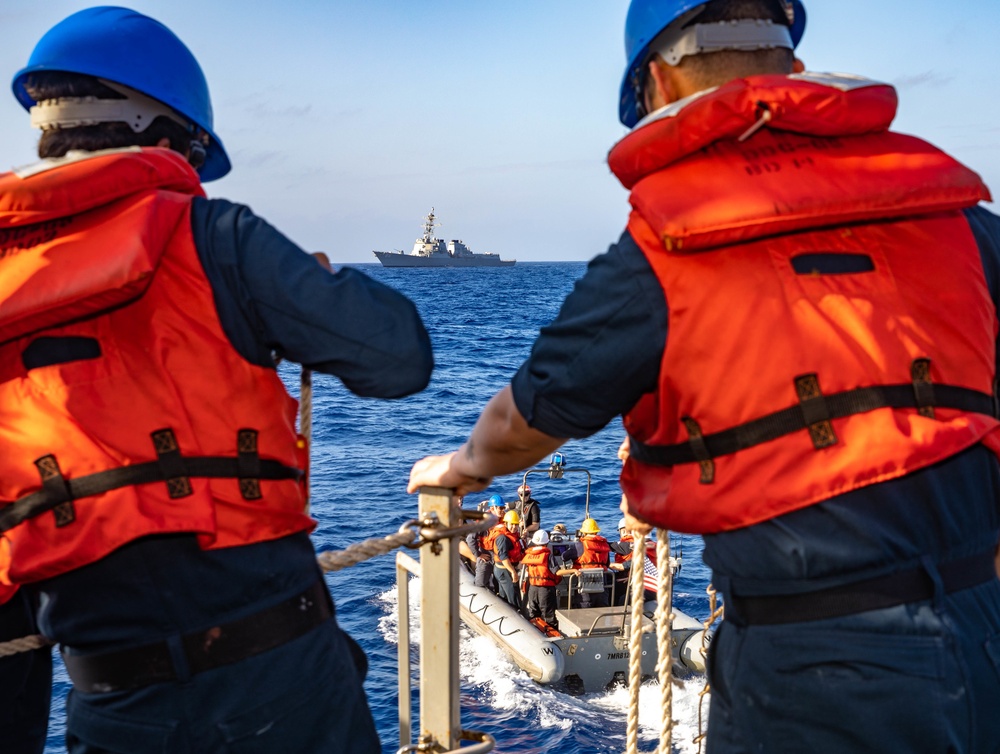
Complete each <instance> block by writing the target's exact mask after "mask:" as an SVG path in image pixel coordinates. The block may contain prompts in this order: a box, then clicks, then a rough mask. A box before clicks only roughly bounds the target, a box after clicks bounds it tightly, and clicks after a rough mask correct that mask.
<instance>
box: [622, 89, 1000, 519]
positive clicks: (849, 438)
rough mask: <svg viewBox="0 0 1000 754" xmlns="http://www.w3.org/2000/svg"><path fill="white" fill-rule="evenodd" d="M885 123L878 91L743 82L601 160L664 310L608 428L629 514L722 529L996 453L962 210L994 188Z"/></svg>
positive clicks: (675, 113) (993, 325)
mask: <svg viewBox="0 0 1000 754" xmlns="http://www.w3.org/2000/svg"><path fill="white" fill-rule="evenodd" d="M894 112H895V93H894V91H893V90H892V88H891V87H888V86H886V85H878V84H874V83H873V82H866V81H863V80H856V79H835V78H833V77H829V76H826V77H824V76H819V75H816V76H814V75H809V74H805V75H802V76H790V77H784V76H761V77H752V78H748V79H744V80H739V81H734V82H731V83H730V84H727V85H726V86H724V87H721V88H719V89H718V90H716V91H714V92H710V93H707V94H704V95H702V96H700V97H697V98H695V99H693V100H691V101H689V102H687V103H678V105H676V106H674V107H672V108H670V109H668V110H667V111H665V113H664V115H663V117H661V118H659V119H658V120H654V121H653V122H651V123H649V124H648V125H646V126H643V127H640V128H638V129H636V131H634V132H633V133H632V134H630V135H629V136H627V137H625V139H623V140H622V141H621V142H620V143H619V144H618V145H617V146H616V147H615V148H614V150H612V152H611V155H610V156H609V163H610V164H611V166H612V168H613V169H614V170H615V172H616V174H618V175H619V177H620V178H621V180H622V182H623V183H624V184H625V185H626V186H628V187H631V188H632V194H631V203H632V207H633V212H632V215H631V218H630V221H629V226H628V227H629V232H630V234H631V235H632V237H633V238H634V239H635V241H636V243H637V244H638V245H639V247H640V248H641V249H642V251H643V253H644V254H645V256H646V258H647V259H648V260H649V263H650V265H651V266H652V269H653V270H654V272H655V274H656V276H657V277H658V279H659V281H660V283H661V285H662V286H663V290H664V292H665V296H666V301H667V306H668V309H669V323H668V333H669V334H668V337H667V344H666V348H665V352H664V355H663V361H662V366H661V371H660V378H659V384H658V387H657V390H656V391H655V393H651V394H648V395H646V396H644V397H643V399H642V400H640V401H639V403H638V404H637V405H636V406H635V407H634V408H633V410H632V411H631V412H629V414H628V415H627V416H626V417H625V427H626V429H627V431H628V433H629V435H630V438H631V450H630V456H629V458H628V460H627V461H626V463H625V466H624V469H623V472H622V478H621V483H622V487H623V489H624V491H625V494H626V496H627V498H628V501H629V506H630V509H631V511H632V512H633V513H635V514H636V515H638V516H639V517H641V518H642V519H644V520H646V521H648V522H649V523H652V524H654V525H656V526H659V527H663V528H666V529H671V530H674V531H681V532H692V533H705V532H718V531H724V530H729V529H735V528H739V527H743V526H748V525H751V524H754V523H757V522H760V521H764V520H767V519H770V518H773V517H775V516H779V515H781V514H783V513H787V512H789V511H792V510H796V509H798V508H802V507H804V506H807V505H810V504H813V503H816V502H819V501H821V500H825V499H827V498H830V497H833V496H835V495H840V494H843V493H845V492H848V491H850V490H854V489H858V488H860V487H864V486H866V485H871V484H875V483H878V482H883V481H886V480H889V479H893V478H896V477H900V476H902V475H905V474H908V473H911V472H913V471H915V470H918V469H921V468H924V467H926V466H929V465H931V464H934V463H936V462H938V461H940V460H942V459H945V458H947V457H949V456H951V455H954V454H955V453H958V452H960V451H961V450H963V449H965V448H967V447H969V446H971V445H973V444H975V443H978V442H984V443H985V444H987V445H988V446H989V447H991V448H993V449H994V450H996V449H997V447H998V446H1000V443H998V441H997V433H996V432H995V431H994V430H995V429H996V428H997V426H998V422H997V419H996V418H994V416H993V413H994V407H993V396H992V393H993V381H994V369H995V354H994V349H995V346H994V343H995V339H996V335H997V318H996V312H995V307H994V304H993V302H992V300H991V299H990V295H989V291H988V289H987V285H986V281H985V278H984V273H983V269H982V263H981V259H980V255H979V250H978V248H977V246H976V243H975V240H974V239H973V236H972V233H971V231H970V229H969V227H968V223H967V222H966V220H965V218H964V216H963V215H962V213H961V211H960V210H961V209H962V208H965V207H970V206H973V205H975V204H976V203H977V202H978V201H980V200H982V199H988V198H989V193H988V191H987V189H986V187H985V186H984V185H983V184H982V182H981V180H980V179H979V177H978V176H977V175H976V174H975V173H973V172H972V171H970V170H968V169H967V168H965V167H964V166H962V165H960V164H959V163H957V162H956V161H955V160H953V159H952V158H950V157H948V156H947V155H945V154H944V153H942V152H940V151H939V150H937V149H935V148H934V147H932V146H930V145H928V144H926V143H924V142H922V141H920V140H918V139H915V138H912V137H909V136H904V135H900V134H895V133H891V132H888V131H887V128H888V125H889V123H890V122H891V120H892V116H893V114H894ZM765 113H766V114H767V117H769V118H770V121H769V122H768V123H767V128H761V129H760V130H758V131H756V133H752V132H753V129H754V128H756V127H759V126H761V125H763V124H764V121H765V119H764V117H762V116H764V115H765ZM772 129H773V130H772ZM751 134H752V135H751ZM741 136H747V137H748V138H745V140H743V141H741V140H740V137H741ZM831 259H835V260H836V265H837V266H836V267H831V266H830V264H831Z"/></svg>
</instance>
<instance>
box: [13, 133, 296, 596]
mask: <svg viewBox="0 0 1000 754" xmlns="http://www.w3.org/2000/svg"><path fill="white" fill-rule="evenodd" d="M195 196H203V192H202V189H201V185H200V183H199V181H198V176H197V174H196V173H195V172H194V171H193V170H192V169H191V168H190V167H189V166H188V165H187V163H186V162H185V161H184V159H183V158H182V157H181V156H180V155H177V154H176V153H174V152H171V151H169V150H164V149H143V150H141V151H140V150H131V151H130V150H116V151H115V152H112V153H104V154H97V155H94V156H90V157H88V158H86V159H83V160H79V161H75V162H73V161H71V162H68V163H66V164H63V165H61V166H59V167H55V168H51V169H48V170H44V171H42V172H38V173H35V174H31V175H28V176H27V177H24V178H21V177H18V176H17V175H14V174H10V173H8V174H6V175H2V176H0V446H2V447H3V449H4V451H3V453H2V454H0V529H2V530H3V538H2V540H0V582H4V583H15V584H16V583H23V582H31V581H37V580H39V579H45V578H49V577H52V576H56V575H59V574H61V573H65V572H67V571H70V570H73V569H76V568H80V567H81V566H85V565H87V564H88V563H93V562H95V561H97V560H99V559H100V558H102V557H104V556H105V555H107V554H108V553H110V552H112V551H113V550H115V549H116V548H118V547H121V546H122V545H124V544H126V543H128V542H130V541H132V540H134V539H136V538H138V537H142V536H145V535H149V534H164V533H170V532H193V533H196V534H197V535H198V541H199V544H200V545H201V547H203V548H205V549H211V548H222V547H232V546H234V545H243V544H249V543H253V542H259V541H264V540H270V539H275V538H278V537H282V536H285V535H288V534H291V533H294V532H299V531H303V530H308V529H311V528H312V527H313V526H314V522H313V521H312V520H311V519H310V518H309V517H308V516H306V515H305V513H304V512H303V509H304V501H305V470H306V463H307V458H308V454H307V450H306V448H305V442H304V441H303V440H302V439H301V438H300V437H298V436H297V435H296V431H295V418H296V410H297V403H296V401H295V400H293V399H292V398H291V397H290V396H289V395H288V394H287V392H286V391H285V389H284V386H283V385H282V383H281V380H280V379H279V378H278V375H277V373H276V370H274V369H268V368H263V367H259V366H255V365H253V364H250V363H248V362H247V361H246V360H245V359H244V358H243V357H242V356H240V355H239V353H237V352H236V350H235V349H234V348H233V347H232V345H231V344H230V342H229V340H228V338H227V337H226V335H225V333H224V332H223V329H222V325H221V323H220V322H219V319H218V316H217V314H216V311H215V305H214V298H213V294H212V289H211V287H210V285H209V282H208V280H207V278H206V276H205V272H204V270H203V268H202V266H201V262H200V261H199V258H198V253H197V250H196V249H195V246H194V243H193V239H192V235H191V227H190V222H189V216H190V209H191V207H190V205H191V201H192V198H193V197H195ZM51 339H57V340H55V341H53V340H51ZM52 342H57V343H61V344H63V345H67V344H68V346H69V347H70V351H71V352H72V353H74V355H72V356H71V357H69V358H65V359H57V360H56V361H57V362H58V363H46V362H45V359H42V361H41V362H38V360H37V358H36V357H35V356H33V354H37V353H38V350H37V349H38V348H39V347H40V346H44V345H45V344H46V343H52ZM77 347H82V350H78V351H74V349H76V348H77ZM42 352H44V349H43V351H42ZM29 367H30V368H29Z"/></svg>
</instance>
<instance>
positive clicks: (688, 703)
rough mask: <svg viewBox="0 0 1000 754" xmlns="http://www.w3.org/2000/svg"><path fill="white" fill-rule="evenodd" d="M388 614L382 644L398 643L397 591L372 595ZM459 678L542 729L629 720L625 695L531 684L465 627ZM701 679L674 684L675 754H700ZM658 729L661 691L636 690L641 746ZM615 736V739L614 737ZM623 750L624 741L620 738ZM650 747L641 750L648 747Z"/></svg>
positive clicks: (415, 607) (413, 603)
mask: <svg viewBox="0 0 1000 754" xmlns="http://www.w3.org/2000/svg"><path fill="white" fill-rule="evenodd" d="M419 586H420V582H419V579H412V580H411V581H410V635H411V639H412V640H414V641H416V637H417V636H418V631H419V628H420V621H419ZM376 601H377V602H378V603H380V604H381V605H382V608H383V610H385V611H386V614H385V615H383V616H382V617H381V618H380V619H379V633H380V634H381V635H382V636H383V637H384V638H385V640H386V641H388V642H390V643H392V644H396V643H398V641H399V632H398V626H399V615H398V612H397V610H396V605H397V598H396V589H395V587H393V588H392V589H390V590H388V591H385V592H383V593H381V594H379V595H378V596H377V597H376ZM459 663H460V670H459V672H460V674H461V678H462V686H463V687H466V688H468V687H473V688H477V687H478V688H479V689H481V691H482V692H483V693H484V695H485V697H486V700H485V701H487V702H488V703H489V704H490V706H492V707H493V708H494V709H495V710H497V711H501V712H508V713H511V712H514V713H516V714H517V715H518V716H521V717H523V716H528V717H531V718H533V719H536V720H537V725H538V727H539V728H541V729H547V730H549V731H552V730H563V731H566V730H569V729H570V728H572V726H573V724H574V721H579V720H588V719H589V720H593V718H594V713H595V712H596V711H600V712H601V713H602V715H601V716H602V717H604V718H606V719H607V720H608V722H609V724H610V725H616V727H617V726H622V727H624V726H625V725H627V721H628V708H629V693H628V689H627V688H625V687H618V688H615V689H614V690H612V691H608V692H603V693H593V694H584V695H583V696H580V697H574V696H569V695H567V694H563V693H560V692H557V691H555V690H553V689H552V688H550V687H546V686H540V685H538V684H536V683H534V682H533V681H532V680H531V679H530V678H529V677H528V675H527V673H525V672H524V671H523V670H521V669H520V668H519V667H517V665H515V664H514V662H513V660H511V659H510V657H508V656H507V654H506V653H505V652H504V651H503V650H502V649H501V648H500V647H499V646H497V644H496V643H495V642H494V641H493V640H492V639H490V638H488V637H486V636H479V635H477V634H474V633H472V632H471V631H469V629H467V628H466V627H465V625H464V624H463V625H462V627H461V641H460V643H459ZM703 688H704V679H703V678H700V677H693V678H691V679H690V680H687V681H680V682H677V683H675V684H674V692H673V701H672V705H673V718H674V728H673V750H674V752H677V754H699V746H698V743H697V737H698V735H699V727H698V707H699V704H700V703H701V691H702V689H703ZM707 720H708V697H707V696H706V697H705V699H704V722H706V723H707ZM659 731H660V687H659V684H658V683H656V682H655V681H653V682H648V683H646V684H644V685H643V686H642V687H641V688H640V690H639V735H640V738H641V739H642V741H643V742H648V741H649V740H651V739H652V740H654V741H655V739H656V738H657V736H659ZM615 737H616V738H617V737H618V736H615ZM620 738H621V743H622V749H623V750H624V745H625V738H624V735H622V736H620ZM647 748H649V745H648V744H647V745H646V746H640V749H647Z"/></svg>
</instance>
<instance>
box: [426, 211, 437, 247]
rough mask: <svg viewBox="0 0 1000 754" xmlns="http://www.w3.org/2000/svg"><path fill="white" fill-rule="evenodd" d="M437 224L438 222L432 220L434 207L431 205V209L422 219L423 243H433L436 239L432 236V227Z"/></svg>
mask: <svg viewBox="0 0 1000 754" xmlns="http://www.w3.org/2000/svg"><path fill="white" fill-rule="evenodd" d="M436 226H438V223H435V222H434V208H433V207H431V211H430V212H429V213H428V215H427V218H426V219H425V220H424V237H423V242H424V243H431V244H432V243H434V242H435V241H436V240H437V239H436V238H435V237H434V228H435V227H436Z"/></svg>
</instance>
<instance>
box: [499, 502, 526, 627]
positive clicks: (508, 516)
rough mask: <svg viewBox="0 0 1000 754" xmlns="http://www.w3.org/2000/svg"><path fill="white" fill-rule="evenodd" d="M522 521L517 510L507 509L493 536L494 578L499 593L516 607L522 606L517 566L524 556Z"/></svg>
mask: <svg viewBox="0 0 1000 754" xmlns="http://www.w3.org/2000/svg"><path fill="white" fill-rule="evenodd" d="M520 523H521V519H520V517H519V516H518V515H517V511H507V512H506V513H505V514H504V517H503V520H502V521H501V522H500V524H499V525H498V526H497V530H496V533H495V534H494V536H493V540H492V544H493V578H495V579H496V582H497V593H498V594H499V595H500V596H501V597H502V598H503V600H504V601H505V602H506V603H507V604H509V605H513V606H514V607H516V608H520V606H521V598H520V595H519V593H518V587H517V584H518V573H517V566H518V564H519V563H520V562H521V558H522V557H524V545H522V544H521V537H520V533H519V532H518V524H520Z"/></svg>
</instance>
